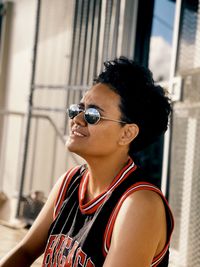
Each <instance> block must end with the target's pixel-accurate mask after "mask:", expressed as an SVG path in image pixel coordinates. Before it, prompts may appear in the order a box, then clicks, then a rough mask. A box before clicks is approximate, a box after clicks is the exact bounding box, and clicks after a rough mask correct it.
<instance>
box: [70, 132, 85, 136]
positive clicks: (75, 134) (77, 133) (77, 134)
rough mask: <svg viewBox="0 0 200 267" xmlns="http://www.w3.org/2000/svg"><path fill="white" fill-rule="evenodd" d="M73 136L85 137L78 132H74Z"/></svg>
mask: <svg viewBox="0 0 200 267" xmlns="http://www.w3.org/2000/svg"><path fill="white" fill-rule="evenodd" d="M72 136H78V137H85V135H84V134H81V133H79V132H77V131H72Z"/></svg>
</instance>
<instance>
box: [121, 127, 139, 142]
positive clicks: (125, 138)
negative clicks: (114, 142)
mask: <svg viewBox="0 0 200 267" xmlns="http://www.w3.org/2000/svg"><path fill="white" fill-rule="evenodd" d="M122 130H123V131H122V134H121V137H120V140H119V144H120V145H129V144H130V143H131V142H132V141H133V140H134V139H135V138H136V137H137V135H138V134H139V127H138V125H137V124H134V123H131V124H126V125H125V126H124V127H123V128H122Z"/></svg>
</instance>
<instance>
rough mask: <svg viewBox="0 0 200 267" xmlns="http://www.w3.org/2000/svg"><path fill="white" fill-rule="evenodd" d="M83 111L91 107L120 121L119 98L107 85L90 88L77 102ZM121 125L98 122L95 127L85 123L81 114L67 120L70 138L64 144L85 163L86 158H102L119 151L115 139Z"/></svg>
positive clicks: (106, 121)
mask: <svg viewBox="0 0 200 267" xmlns="http://www.w3.org/2000/svg"><path fill="white" fill-rule="evenodd" d="M79 104H80V106H81V107H82V108H83V109H87V108H88V107H91V106H93V107H94V106H95V107H96V108H97V109H98V110H99V112H100V114H101V116H104V117H108V118H111V119H115V120H120V117H121V116H120V115H121V113H120V108H119V104H120V96H119V95H118V94H116V93H115V92H113V91H112V90H111V89H110V88H109V87H108V86H107V85H105V84H101V83H98V84H96V85H94V86H93V87H92V88H91V89H90V90H89V91H88V92H87V93H86V94H85V95H84V97H83V98H82V100H81V101H80V103H79ZM122 128H123V126H122V125H121V124H120V123H118V122H113V121H109V120H103V119H101V120H100V121H99V122H98V123H97V124H94V125H91V124H88V123H87V122H85V120H84V113H83V112H81V113H80V114H78V115H77V116H76V117H74V118H73V119H71V120H70V135H69V138H68V140H67V142H66V146H67V148H68V149H69V151H71V152H74V153H76V154H78V155H79V156H81V157H83V158H85V159H86V160H87V158H88V157H103V156H108V155H111V154H112V153H115V152H117V151H118V149H119V148H120V146H119V139H120V135H121V131H122Z"/></svg>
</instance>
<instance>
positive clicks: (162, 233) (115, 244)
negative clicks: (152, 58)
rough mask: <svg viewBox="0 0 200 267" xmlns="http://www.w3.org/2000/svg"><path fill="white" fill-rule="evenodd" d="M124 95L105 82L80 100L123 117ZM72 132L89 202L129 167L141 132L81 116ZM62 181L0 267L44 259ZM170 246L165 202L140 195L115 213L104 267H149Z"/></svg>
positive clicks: (70, 141)
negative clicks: (85, 173)
mask: <svg viewBox="0 0 200 267" xmlns="http://www.w3.org/2000/svg"><path fill="white" fill-rule="evenodd" d="M119 104H120V96H119V95H117V94H116V93H115V92H113V91H112V90H111V89H110V88H109V87H108V86H107V85H105V84H96V85H95V86H93V87H92V88H91V89H90V90H89V91H88V92H87V93H86V94H85V96H84V97H83V99H82V100H81V105H82V106H83V107H84V108H87V107H88V106H90V105H95V106H98V107H100V108H101V110H100V112H101V115H102V116H105V117H110V118H112V119H116V120H119V119H120V115H121V113H120V109H119ZM70 128H71V133H70V136H69V139H68V141H67V143H66V146H67V148H68V149H69V150H70V151H72V152H74V153H76V154H78V155H79V156H81V157H82V158H83V159H84V160H85V161H86V162H87V165H88V171H89V182H88V187H87V192H86V200H85V201H89V200H91V199H93V198H95V197H96V196H98V195H99V194H100V193H102V192H103V191H105V190H106V189H107V188H108V186H109V185H110V183H111V182H112V180H113V179H114V177H115V176H116V175H117V174H118V172H119V171H120V170H121V169H122V168H123V167H124V166H125V165H126V163H127V161H128V159H129V156H128V150H129V145H130V142H131V141H133V140H134V138H135V137H136V136H137V135H138V133H139V128H138V126H137V125H136V124H125V125H121V124H120V123H117V122H113V121H109V120H100V122H99V123H98V124H96V125H89V124H87V123H86V122H85V120H84V118H83V113H80V114H79V115H77V116H76V117H75V118H73V120H71V122H70ZM62 179H63V177H61V178H60V179H59V180H58V182H57V184H56V185H55V186H54V188H53V190H52V192H51V194H50V196H49V198H48V200H47V203H46V204H45V206H44V208H43V209H42V211H41V213H40V214H39V216H38V218H37V219H36V221H35V222H34V224H33V226H32V228H31V229H30V231H29V232H28V234H27V235H26V237H25V238H24V239H23V240H22V241H21V242H20V244H19V245H18V246H17V247H16V248H14V249H13V250H12V251H11V252H10V253H9V254H8V255H7V256H6V257H5V258H4V259H2V260H1V261H0V266H1V267H10V266H20V267H23V266H30V265H31V263H32V262H33V261H34V260H35V259H36V258H37V257H38V256H40V255H41V254H42V253H43V251H44V249H45V245H46V242H47V234H48V229H49V227H50V225H51V223H52V221H53V208H54V202H55V199H56V197H57V194H58V190H59V187H60V184H61V182H62ZM165 243H166V217H165V208H164V205H163V201H162V199H161V198H160V196H159V195H158V194H157V193H155V192H152V191H146V190H142V191H138V192H135V193H134V194H131V195H130V196H128V197H127V198H126V200H125V201H124V202H123V204H122V206H121V208H120V211H119V213H118V215H117V218H116V221H115V224H114V229H113V234H112V239H111V246H110V249H109V252H108V255H107V257H106V259H105V262H104V265H103V266H104V267H121V266H126V267H129V266H130V267H133V266H134V267H147V266H150V264H151V262H152V260H153V258H154V257H155V256H157V255H158V254H159V253H160V252H161V251H162V249H163V248H164V246H165Z"/></svg>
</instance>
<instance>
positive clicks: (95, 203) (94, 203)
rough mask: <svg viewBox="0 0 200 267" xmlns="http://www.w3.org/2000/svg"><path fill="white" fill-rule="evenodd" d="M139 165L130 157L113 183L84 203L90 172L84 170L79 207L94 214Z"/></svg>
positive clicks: (84, 212)
mask: <svg viewBox="0 0 200 267" xmlns="http://www.w3.org/2000/svg"><path fill="white" fill-rule="evenodd" d="M136 168H137V166H136V165H135V163H134V162H133V160H132V159H131V158H129V161H128V163H127V164H126V166H125V167H124V168H122V170H121V171H120V172H119V173H118V174H117V176H116V177H115V178H114V179H113V181H112V183H111V184H110V185H109V187H108V188H107V189H106V190H105V191H104V192H102V193H101V194H100V195H98V196H97V197H95V198H94V199H92V200H90V201H88V202H87V203H84V199H85V194H86V190H87V185H88V179H89V173H88V170H87V169H86V171H85V172H84V174H83V176H82V178H81V182H80V186H79V194H78V195H79V207H80V210H81V212H82V213H83V214H92V213H94V212H95V211H96V210H97V209H98V208H99V207H100V206H101V205H102V204H103V202H104V201H105V200H106V199H107V198H108V197H109V195H110V194H111V193H112V192H113V190H114V189H115V188H116V187H118V186H119V185H120V184H121V183H122V182H123V181H124V180H125V179H126V178H127V177H128V176H129V175H130V173H132V172H133V171H135V170H136Z"/></svg>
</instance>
